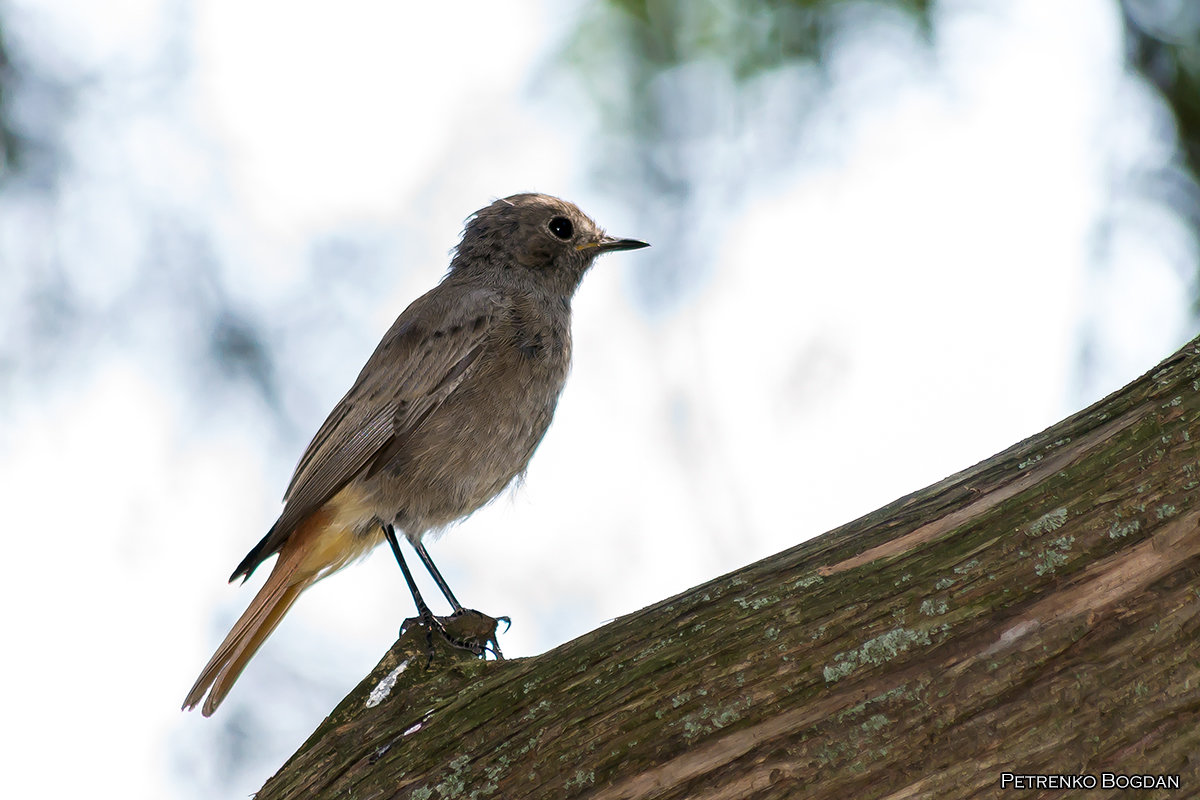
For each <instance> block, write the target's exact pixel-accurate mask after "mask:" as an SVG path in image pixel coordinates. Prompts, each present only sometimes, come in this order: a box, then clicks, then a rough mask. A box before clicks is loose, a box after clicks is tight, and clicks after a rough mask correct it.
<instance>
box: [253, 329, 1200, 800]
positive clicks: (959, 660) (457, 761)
mask: <svg viewBox="0 0 1200 800" xmlns="http://www.w3.org/2000/svg"><path fill="white" fill-rule="evenodd" d="M846 479H847V480H853V476H852V475H848V476H846ZM1198 486H1200V339H1197V340H1194V341H1193V342H1191V343H1190V344H1188V345H1187V346H1186V347H1184V349H1183V350H1181V351H1180V352H1178V353H1176V354H1175V355H1174V356H1172V357H1170V358H1168V359H1167V360H1166V361H1164V362H1163V363H1162V364H1160V365H1159V366H1158V367H1157V368H1155V369H1154V370H1153V371H1152V372H1150V373H1148V374H1146V375H1144V376H1143V377H1142V378H1140V379H1138V380H1137V381H1135V382H1134V383H1132V384H1130V385H1129V386H1127V387H1125V388H1124V389H1122V390H1121V391H1119V392H1117V393H1115V394H1113V395H1111V396H1110V397H1108V398H1106V399H1104V400H1102V401H1101V402H1099V403H1096V404H1095V405H1093V406H1092V407H1091V408H1088V409H1086V410H1084V411H1081V412H1080V413H1078V414H1076V415H1075V416H1073V417H1071V418H1069V419H1067V420H1064V421H1063V422H1061V423H1059V424H1057V425H1055V426H1054V427H1052V428H1050V429H1049V430H1047V431H1045V432H1043V433H1041V434H1038V435H1037V436H1034V437H1031V438H1029V439H1027V440H1025V441H1023V442H1021V443H1020V444H1017V445H1015V446H1013V447H1011V448H1009V449H1008V450H1006V451H1005V452H1003V453H1000V454H999V455H996V456H994V457H993V458H990V459H988V460H987V461H985V462H983V463H981V464H978V465H976V466H974V467H972V468H970V469H968V470H965V471H963V472H960V473H958V474H957V475H953V476H951V477H949V478H947V479H946V480H944V481H942V482H940V483H938V484H936V485H934V486H931V487H929V488H927V489H924V490H922V491H919V492H916V493H914V494H912V495H909V496H908V497H904V498H901V499H900V500H897V501H896V502H894V503H892V504H890V505H888V506H886V507H884V508H882V509H880V510H879V511H876V512H874V513H872V514H869V515H867V516H865V517H863V518H861V519H859V520H856V521H854V522H852V523H850V524H848V525H845V526H843V527H841V528H838V529H836V530H834V531H830V532H829V533H827V534H825V535H823V536H820V537H818V538H816V539H813V540H811V541H808V542H805V543H803V544H801V545H799V546H798V547H794V548H792V549H790V550H787V551H785V552H783V553H780V554H778V555H776V556H772V557H771V558H768V559H766V560H764V561H760V562H758V563H757V564H753V565H751V566H748V567H746V568H744V569H740V570H738V571H737V572H734V573H731V574H729V575H726V576H724V577H721V578H717V579H716V580H713V581H711V582H709V583H707V584H704V585H702V586H699V587H697V588H695V589H692V590H690V591H688V592H685V593H684V594H681V595H679V596H676V597H672V598H670V599H668V600H664V601H663V602H661V603H658V604H656V605H654V606H651V607H649V608H645V609H643V610H641V611H639V612H637V613H635V614H631V615H629V616H627V617H623V618H621V619H618V620H616V621H614V622H612V623H611V624H609V625H606V626H604V627H603V628H600V629H599V630H597V631H594V632H592V633H590V634H587V635H586V636H583V637H580V638H579V639H576V640H575V641H572V642H569V643H567V644H564V645H562V646H561V647H558V648H556V649H555V650H552V651H550V652H548V653H545V654H543V655H541V656H537V657H535V658H526V659H516V660H511V661H503V662H481V661H474V660H463V659H462V658H461V657H458V656H456V655H454V654H452V653H450V652H448V651H442V652H439V653H438V655H437V657H436V659H435V660H434V662H433V666H432V667H431V668H429V669H425V668H424V666H425V656H424V654H423V650H424V639H423V637H421V636H420V635H419V634H417V635H406V636H405V637H403V638H402V639H400V640H399V641H398V642H397V643H396V645H395V646H393V648H392V650H391V651H390V652H389V653H388V654H387V655H386V656H385V657H384V659H383V661H381V662H380V664H379V666H378V667H377V668H376V669H375V671H374V672H373V673H372V674H371V675H370V676H369V677H368V678H367V679H366V680H364V681H363V682H362V684H360V685H359V686H358V688H356V689H355V690H354V691H353V692H351V693H350V695H349V696H348V697H347V698H346V699H345V700H344V701H343V702H342V703H341V704H340V705H339V706H338V708H337V709H336V710H335V711H334V712H333V714H332V715H331V716H330V717H329V718H328V719H327V720H326V721H325V722H324V723H323V724H322V725H321V726H320V727H319V728H318V729H317V731H316V732H315V733H314V734H313V735H312V737H311V738H310V739H309V740H308V741H307V742H306V743H305V744H304V745H303V746H302V747H301V748H300V750H299V751H298V752H297V753H296V754H295V755H294V756H293V757H292V758H291V760H290V761H288V763H287V764H285V765H284V767H283V768H282V769H281V770H280V771H279V773H278V774H277V775H275V777H273V778H272V779H271V780H270V781H268V782H267V784H266V786H264V787H263V789H262V791H261V792H260V794H259V795H258V797H259V798H260V800H268V799H273V798H301V797H303V798H335V797H337V798H344V797H359V798H368V797H370V798H376V797H378V798H388V797H405V798H408V797H411V798H416V799H417V800H432V799H433V798H450V797H455V798H459V797H461V798H481V799H482V798H575V797H580V798H582V797H586V798H593V799H594V800H616V799H617V798H691V799H694V800H700V799H702V798H703V799H711V800H716V799H717V798H793V797H813V798H920V797H937V798H939V800H944V799H945V798H957V797H978V796H987V795H992V794H1001V793H1005V792H1006V791H1011V790H1014V789H1019V788H1021V784H1018V783H1016V782H1017V781H1018V780H1024V781H1028V783H1024V784H1023V785H1024V786H1026V787H1030V788H1038V783H1037V781H1038V780H1039V779H1038V778H1037V775H1038V774H1041V775H1046V774H1053V775H1058V776H1067V777H1065V778H1061V779H1060V780H1067V781H1075V783H1074V784H1073V785H1074V786H1076V787H1080V786H1087V781H1088V780H1089V776H1090V778H1091V779H1094V780H1095V781H1096V785H1097V791H1096V792H1094V793H1089V796H1106V793H1105V792H1103V791H1101V789H1103V781H1104V780H1105V778H1104V773H1112V774H1114V775H1134V776H1152V778H1151V779H1152V780H1154V781H1156V782H1159V783H1162V782H1166V784H1168V785H1170V784H1171V782H1172V781H1173V780H1175V776H1178V781H1179V784H1180V787H1181V788H1179V789H1178V790H1175V791H1154V792H1140V793H1139V796H1144V797H1168V796H1169V797H1188V796H1191V797H1195V796H1200V642H1198V641H1197V634H1198V633H1200V617H1198V612H1200V582H1198V581H1197V580H1196V575H1197V571H1198V568H1200V559H1198V558H1197V556H1200V499H1198V497H1200V496H1198V493H1197V488H1198ZM1006 772H1007V773H1015V775H1016V776H1028V777H1025V778H1023V779H1022V778H1018V777H1015V776H1014V777H1008V778H1006V777H1004V773H1006ZM1071 776H1075V777H1074V778H1072V777H1071ZM1153 776H1161V777H1153ZM1110 780H1117V781H1119V780H1121V779H1120V778H1113V779H1110ZM1139 780H1140V779H1139ZM1080 781H1083V783H1080ZM1067 785H1068V786H1069V785H1072V784H1067ZM1040 786H1041V788H1042V789H1050V790H1051V791H1047V792H1046V794H1047V795H1048V796H1049V795H1053V796H1056V797H1060V796H1065V795H1064V794H1063V793H1062V792H1061V791H1054V789H1055V786H1059V787H1061V786H1062V784H1057V785H1051V784H1049V783H1048V782H1047V779H1042V783H1041V784H1040ZM1115 793H1117V792H1116V791H1115V790H1113V791H1110V792H1108V793H1107V794H1115ZM1027 794H1028V793H1027ZM1040 794H1041V793H1039V792H1035V793H1034V794H1032V795H1029V796H1040ZM1068 794H1069V793H1068Z"/></svg>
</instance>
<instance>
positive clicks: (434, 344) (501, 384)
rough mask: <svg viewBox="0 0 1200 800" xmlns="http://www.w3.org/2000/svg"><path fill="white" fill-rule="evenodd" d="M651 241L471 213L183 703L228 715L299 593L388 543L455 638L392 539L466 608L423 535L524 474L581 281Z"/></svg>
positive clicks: (532, 206)
mask: <svg viewBox="0 0 1200 800" xmlns="http://www.w3.org/2000/svg"><path fill="white" fill-rule="evenodd" d="M647 246H648V245H647V244H646V243H645V242H640V241H637V240H636V239H618V238H615V237H612V236H608V235H606V234H605V233H604V231H603V230H601V229H600V228H599V227H597V226H596V223H594V222H593V221H592V220H591V219H590V218H588V217H587V216H586V215H585V214H584V213H583V212H582V211H580V210H579V209H578V208H577V207H576V206H575V205H573V204H571V203H568V202H566V201H563V200H559V199H558V198H555V197H550V196H548V195H542V194H517V195H513V196H512V197H508V198H505V199H503V200H497V201H496V202H494V203H492V204H491V205H490V206H488V207H487V208H484V209H481V210H479V211H477V212H476V213H475V214H474V215H473V216H472V217H470V218H469V219H468V220H467V224H466V228H465V230H464V232H463V236H462V241H461V242H459V244H458V247H457V248H456V250H455V254H454V257H453V259H452V260H451V262H450V269H449V271H448V272H447V274H446V276H445V277H444V278H443V279H442V282H441V283H439V284H438V285H437V286H436V287H434V289H433V290H432V291H430V292H428V293H427V294H425V295H424V296H422V297H420V298H418V299H417V300H416V301H414V302H413V304H412V305H410V306H409V307H408V308H407V309H405V310H404V313H403V314H401V315H400V316H399V317H398V318H397V319H396V321H395V323H393V325H392V327H391V329H389V330H388V332H387V333H386V334H385V335H384V337H383V340H382V341H381V342H380V343H379V346H378V347H376V348H375V352H374V353H373V354H372V355H371V357H370V358H369V359H368V360H367V363H366V366H364V367H363V369H362V372H360V373H359V375H358V379H357V380H356V381H355V382H354V385H353V386H352V387H350V391H349V392H347V393H346V396H345V397H343V398H342V400H341V402H339V403H338V404H337V406H336V407H334V409H333V411H332V412H331V413H330V414H329V417H328V418H327V419H326V420H325V423H324V424H323V425H322V426H321V428H320V430H318V431H317V434H316V436H314V437H313V440H312V441H311V442H310V443H309V445H308V448H307V449H306V450H305V451H304V455H303V456H301V457H300V463H299V464H298V465H297V466H296V471H295V474H294V475H293V476H292V480H291V483H290V484H289V485H288V488H287V492H286V493H285V494H284V507H283V511H282V513H281V514H280V515H279V519H278V520H277V521H276V522H275V524H274V525H272V526H271V529H270V531H269V532H268V533H267V535H266V536H264V537H263V539H262V541H260V542H259V543H258V544H257V545H255V546H254V548H253V549H252V550H251V551H250V552H249V553H248V554H247V555H246V557H245V558H244V559H242V563H240V564H238V566H237V569H235V570H234V572H233V575H232V576H231V577H230V581H231V582H232V581H234V580H236V579H237V578H239V577H243V578H249V576H250V573H252V572H253V571H254V570H255V568H257V567H258V566H259V565H260V564H262V563H263V562H264V561H265V560H267V559H268V558H270V557H271V556H273V555H275V554H278V555H279V558H278V559H277V560H276V562H275V565H274V567H273V569H272V570H271V575H270V577H268V578H267V582H266V583H265V584H264V585H263V587H262V589H260V590H259V592H258V594H257V595H256V596H255V597H254V600H253V601H252V602H251V603H250V607H249V608H247V609H246V611H245V613H244V614H242V616H241V618H239V619H238V621H237V623H236V624H235V625H234V626H233V630H231V631H230V632H229V635H228V636H226V637H225V640H224V641H223V642H221V645H220V647H218V648H217V651H216V653H214V654H213V657H212V659H210V660H209V662H208V664H207V665H205V667H204V669H203V670H202V671H201V672H200V677H199V678H197V680H196V684H195V685H194V686H193V687H192V689H191V691H190V692H188V695H187V699H185V700H184V701H183V707H184V708H185V709H191V708H195V707H196V706H197V705H198V704H199V703H200V702H201V700H203V701H204V704H203V708H202V710H203V713H204V715H205V716H209V715H210V714H212V713H213V712H214V711H216V709H217V706H219V705H220V704H221V701H222V700H224V699H225V696H226V695H227V694H228V693H229V689H230V687H232V685H233V683H234V681H236V680H237V678H238V676H239V675H240V674H241V672H242V670H243V669H244V668H245V666H246V663H247V662H248V661H249V660H250V658H251V657H252V656H253V655H254V653H255V652H256V651H257V650H258V648H259V647H260V646H261V645H262V643H263V641H264V640H265V639H266V638H267V636H269V635H270V634H271V631H273V630H275V627H276V626H277V625H278V624H279V621H280V620H281V619H282V618H283V615H284V614H286V613H287V610H288V609H289V608H291V606H292V603H294V602H295V601H296V598H297V597H299V595H300V593H301V592H303V591H304V590H305V589H307V588H308V587H309V586H311V585H312V584H313V583H315V582H316V581H318V580H320V579H321V578H323V577H325V576H326V575H329V574H330V573H332V572H335V571H337V570H339V569H341V568H342V567H344V566H346V565H347V564H349V563H350V562H351V561H354V560H355V559H357V558H359V557H361V556H363V555H365V554H367V553H368V552H370V551H371V550H372V549H373V548H375V547H376V546H377V545H378V544H380V543H381V542H383V541H384V540H385V539H386V540H387V541H388V542H389V544H390V545H391V546H392V549H393V551H394V553H395V555H396V558H397V560H398V561H399V562H400V566H401V569H402V570H403V572H404V576H405V579H406V581H407V583H408V586H409V589H410V591H411V592H412V595H413V600H414V601H415V602H416V604H417V611H418V614H419V617H420V622H421V624H423V625H425V626H427V627H428V629H429V630H430V631H431V632H432V631H434V630H438V631H439V632H440V633H441V634H442V635H445V631H444V629H443V628H442V627H441V624H440V622H439V621H438V619H437V618H436V617H434V615H433V614H432V612H431V611H430V610H429V607H428V605H426V603H425V602H424V600H423V599H422V598H421V595H420V592H418V591H417V587H416V584H415V583H414V582H413V579H412V575H411V573H410V572H409V570H408V566H407V564H405V562H404V557H403V555H402V554H401V552H400V546H399V543H398V542H397V540H396V533H395V531H396V530H397V529H398V530H400V531H401V532H402V533H403V535H404V536H405V537H406V538H407V539H408V540H409V542H410V543H411V544H412V546H413V548H414V549H415V551H416V553H417V555H418V556H419V557H420V559H421V561H422V563H424V565H425V567H426V568H427V569H428V570H429V572H430V574H431V575H432V576H433V578H434V580H435V581H436V582H437V584H438V586H439V588H440V589H441V590H442V592H443V594H445V595H446V598H447V600H448V601H449V602H450V604H451V606H452V607H453V608H454V611H455V613H461V612H462V611H463V607H462V605H461V604H460V603H459V602H458V600H457V599H455V597H454V595H453V593H452V592H451V591H450V588H449V586H447V585H446V581H445V579H444V578H442V576H441V573H439V572H438V570H437V567H435V566H434V564H433V561H432V560H430V558H429V554H428V553H427V552H426V550H425V546H424V545H423V544H422V542H421V539H422V537H423V536H425V534H427V533H429V532H431V531H438V530H440V529H443V528H445V527H446V526H448V525H450V524H451V523H452V522H454V521H456V520H459V519H461V518H463V517H465V516H466V515H468V514H470V513H471V512H473V511H475V510H476V509H477V508H479V507H480V506H482V505H484V504H485V503H487V502H488V501H489V500H491V499H492V498H493V497H495V496H496V494H498V493H499V492H500V491H501V490H502V489H503V488H504V487H505V486H507V485H508V484H509V483H510V482H511V481H512V480H513V479H514V478H515V477H516V476H518V475H520V474H521V473H522V472H524V470H525V468H526V466H527V465H528V464H529V459H530V457H531V456H532V455H533V451H534V449H535V448H536V447H537V446H538V443H539V442H540V441H541V439H542V436H543V435H544V434H545V433H546V429H547V428H548V427H549V425H550V419H551V417H552V416H553V414H554V407H555V405H556V404H557V403H558V396H559V393H560V392H561V391H562V388H563V383H564V381H565V380H566V377H567V371H568V369H569V366H570V361H571V297H572V295H574V293H575V290H576V288H578V286H579V282H580V280H581V279H582V278H583V275H584V273H585V272H587V270H588V268H589V267H591V265H592V262H593V261H594V260H595V259H596V256H598V255H600V254H601V253H607V252H611V251H614V250H634V249H637V248H641V247H647ZM477 652H481V651H479V650H477ZM206 694H207V697H205V695H206Z"/></svg>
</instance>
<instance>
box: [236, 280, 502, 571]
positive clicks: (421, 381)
mask: <svg viewBox="0 0 1200 800" xmlns="http://www.w3.org/2000/svg"><path fill="white" fill-rule="evenodd" d="M440 288H441V287H438V288H435V289H434V290H433V291H431V292H429V293H428V294H426V295H425V296H423V297H421V298H420V299H418V300H416V301H415V302H414V303H413V304H412V305H411V306H409V307H408V308H407V309H406V310H405V312H404V313H403V314H401V315H400V317H399V318H398V319H397V320H396V322H395V323H394V324H393V325H392V327H391V329H390V330H389V331H388V332H387V334H385V335H384V337H383V340H382V341H381V342H380V343H379V346H378V347H376V348H375V352H374V353H373V354H372V355H371V357H370V359H368V360H367V364H366V366H364V367H363V369H362V372H360V373H359V376H358V380H356V381H355V382H354V386H352V387H351V388H350V391H349V392H347V393H346V396H345V397H343V398H342V399H341V402H339V403H338V404H337V406H335V407H334V409H333V411H332V412H330V414H329V417H328V418H326V420H325V422H324V424H323V425H321V428H320V429H319V430H318V431H317V435H316V436H314V437H313V440H312V441H311V442H309V445H308V448H307V449H306V450H305V451H304V455H303V456H301V457H300V463H299V464H297V465H296V472H295V473H294V474H293V475H292V480H291V483H290V484H289V485H288V488H287V492H286V493H285V494H284V498H283V499H284V508H283V513H281V514H280V516H279V519H278V520H277V521H276V522H275V524H274V525H273V526H271V530H270V531H269V532H268V533H267V535H266V536H265V537H263V539H262V541H260V542H259V543H258V544H257V545H255V547H254V549H253V550H251V551H250V552H249V553H248V554H247V555H246V557H245V558H244V559H242V563H240V564H238V567H237V569H236V570H234V573H233V575H232V576H231V577H230V580H231V581H232V580H235V579H237V578H239V577H242V576H245V577H249V576H250V573H251V572H252V571H253V570H254V569H255V567H257V566H258V565H259V564H261V563H262V562H263V561H265V560H266V559H267V558H269V557H270V556H271V555H273V554H274V553H276V552H278V551H279V548H280V547H282V546H283V543H284V542H285V541H287V538H288V536H290V535H291V533H292V531H293V530H294V529H295V528H296V527H297V526H298V525H299V524H300V523H301V522H302V521H303V520H304V519H306V518H307V517H308V516H309V515H310V514H312V513H313V512H314V511H316V510H317V509H319V508H321V506H323V505H324V504H325V502H326V501H328V500H329V498H330V497H332V496H333V495H334V494H336V493H337V492H338V491H339V490H341V489H342V487H344V486H345V485H346V484H347V483H348V482H350V481H351V480H352V479H353V478H354V477H356V476H357V475H358V474H360V473H361V472H362V471H363V470H364V469H367V468H368V467H369V466H370V465H371V464H372V462H373V461H374V460H375V459H376V458H378V457H380V456H381V455H385V454H386V452H387V451H389V450H390V449H392V448H394V447H395V446H396V445H398V444H399V443H402V441H403V440H404V439H406V438H407V436H408V435H409V434H410V433H411V432H412V431H414V430H416V428H417V427H418V426H420V424H421V422H422V421H423V420H424V419H425V418H426V417H427V416H428V415H429V414H430V413H431V412H433V411H434V410H435V409H436V408H437V407H438V406H440V405H441V403H442V401H444V400H445V399H446V398H447V397H448V396H449V395H450V393H451V392H453V391H454V390H455V389H456V388H458V386H459V384H461V383H462V382H463V380H465V379H466V377H467V376H468V375H469V374H470V373H471V371H472V370H473V369H474V368H475V367H476V366H477V363H478V357H479V355H480V353H481V352H482V348H483V347H484V344H485V342H486V340H487V337H488V336H489V335H490V334H491V333H492V332H493V331H494V329H495V327H496V325H497V324H498V323H499V322H500V321H501V320H502V319H503V318H504V316H505V315H506V313H507V312H508V310H509V304H508V302H507V301H505V300H504V298H503V297H501V296H500V295H498V294H497V293H495V292H493V291H491V290H488V289H477V290H475V291H472V292H469V293H466V294H465V295H456V294H454V293H447V292H440V291H439V289H440Z"/></svg>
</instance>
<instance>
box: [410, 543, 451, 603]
mask: <svg viewBox="0 0 1200 800" xmlns="http://www.w3.org/2000/svg"><path fill="white" fill-rule="evenodd" d="M413 549H414V550H416V551H417V557H418V558H420V559H421V563H422V564H424V565H425V569H427V570H429V574H430V576H432V577H433V582H434V583H436V584H437V585H438V588H439V589H441V590H442V594H443V595H445V597H446V599H447V600H448V601H450V606H451V608H453V609H454V613H455V614H461V613H462V612H463V605H462V603H460V602H458V598H457V597H455V596H454V592H452V591H450V584H448V583H446V579H445V578H443V577H442V573H441V572H440V571H439V570H438V568H437V565H435V564H434V563H433V559H432V558H430V557H429V551H427V550H426V549H425V545H424V543H422V542H421V541H420V540H417V541H415V542H413Z"/></svg>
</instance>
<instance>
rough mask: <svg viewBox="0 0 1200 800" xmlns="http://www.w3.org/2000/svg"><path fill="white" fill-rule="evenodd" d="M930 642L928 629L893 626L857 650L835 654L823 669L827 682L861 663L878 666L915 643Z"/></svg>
mask: <svg viewBox="0 0 1200 800" xmlns="http://www.w3.org/2000/svg"><path fill="white" fill-rule="evenodd" d="M929 643H930V640H929V632H928V631H926V630H917V629H913V628H893V629H892V630H890V631H888V632H887V633H883V634H880V635H879V636H876V637H875V638H874V639H869V640H867V641H866V642H863V644H862V647H859V648H858V649H857V650H849V651H846V652H844V653H837V654H836V655H834V657H833V662H834V663H833V664H826V665H825V668H824V670H823V674H824V677H825V682H826V683H833V682H834V681H837V680H840V679H842V678H844V677H846V676H847V675H849V674H850V673H851V672H853V671H854V670H855V668H857V667H858V666H859V665H861V664H871V665H875V666H878V665H880V664H884V663H886V662H888V661H891V660H892V659H893V658H895V657H896V656H898V655H900V654H901V653H904V652H907V651H908V650H909V648H911V647H913V646H914V645H928V644H929Z"/></svg>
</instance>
